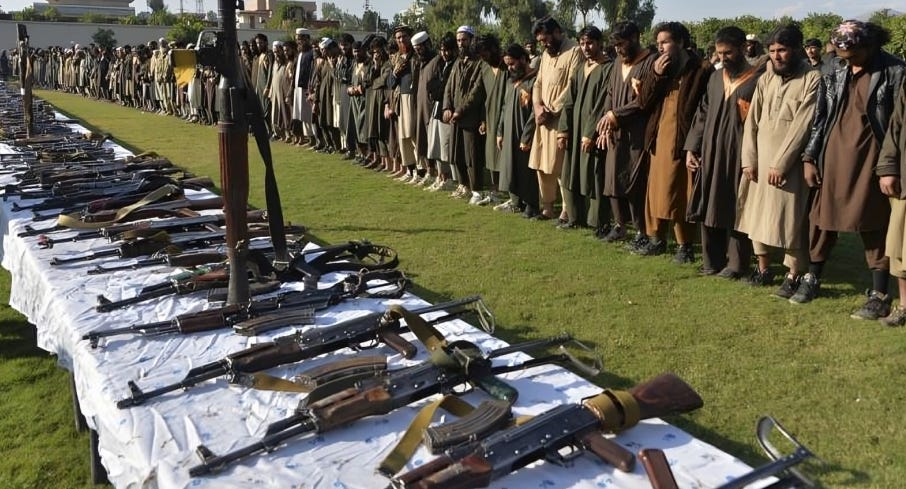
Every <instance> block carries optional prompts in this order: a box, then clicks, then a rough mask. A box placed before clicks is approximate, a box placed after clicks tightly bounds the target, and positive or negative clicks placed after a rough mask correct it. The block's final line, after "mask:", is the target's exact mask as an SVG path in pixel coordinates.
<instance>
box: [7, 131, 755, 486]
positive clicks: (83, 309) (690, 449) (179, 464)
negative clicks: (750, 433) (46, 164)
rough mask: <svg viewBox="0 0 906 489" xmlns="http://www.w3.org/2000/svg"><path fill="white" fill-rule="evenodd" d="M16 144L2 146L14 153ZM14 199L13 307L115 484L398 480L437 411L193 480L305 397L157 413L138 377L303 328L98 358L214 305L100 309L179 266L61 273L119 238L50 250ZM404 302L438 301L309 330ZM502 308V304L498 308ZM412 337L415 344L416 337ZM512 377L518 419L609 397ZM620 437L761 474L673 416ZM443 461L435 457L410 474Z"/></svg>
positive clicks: (349, 312) (10, 231)
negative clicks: (408, 440) (386, 470)
mask: <svg viewBox="0 0 906 489" xmlns="http://www.w3.org/2000/svg"><path fill="white" fill-rule="evenodd" d="M11 149H12V148H8V147H4V146H3V145H0V153H4V152H8V151H10V150H11ZM118 152H120V153H125V150H122V148H119V149H118ZM0 178H2V179H3V180H0V184H6V183H11V182H12V179H11V177H9V176H3V177H0ZM196 196H197V195H196ZM14 201H16V199H15V198H11V199H9V201H7V202H4V203H3V205H2V210H0V230H2V232H3V248H2V265H3V266H4V267H5V268H7V269H8V270H9V271H10V272H11V274H12V291H11V297H10V305H11V306H12V307H14V308H16V309H17V310H19V311H21V312H22V313H23V314H24V315H25V316H26V317H27V318H28V320H29V322H31V323H32V324H34V325H35V327H36V329H37V341H38V346H39V347H40V348H42V349H44V350H47V351H48V352H51V353H53V354H56V355H57V356H58V358H59V363H60V365H61V366H63V367H64V368H66V369H69V370H72V371H73V373H74V378H75V385H76V389H77V392H78V397H79V403H80V405H81V408H82V412H83V414H84V416H85V418H86V419H87V422H88V424H89V426H90V427H91V428H92V429H94V430H96V431H97V432H98V435H99V452H100V455H101V457H102V461H103V464H104V466H105V467H106V469H107V471H108V475H109V478H110V481H111V482H112V483H113V484H114V485H115V486H116V487H118V488H158V487H159V488H167V489H171V488H218V489H223V488H240V487H241V488H246V487H274V488H317V489H327V488H331V489H337V488H347V489H353V488H362V489H372V488H381V487H385V486H386V485H387V480H386V479H385V478H383V477H382V476H380V475H377V474H376V473H375V471H374V470H375V468H376V467H377V465H378V463H379V462H380V461H381V460H382V459H383V457H384V456H386V455H387V454H388V452H389V450H390V449H391V448H392V446H394V445H395V443H396V442H397V441H398V438H399V436H401V434H402V432H403V431H404V430H405V428H406V426H407V425H408V423H409V421H410V420H411V419H412V417H413V415H414V414H415V412H416V409H418V408H420V407H421V406H422V405H424V404H425V403H426V402H422V403H419V404H417V405H414V406H409V407H406V408H403V409H400V410H398V411H396V412H394V413H391V414H389V415H387V416H384V417H375V418H366V419H363V420H360V421H359V422H356V423H354V424H353V425H351V426H349V427H346V428H342V429H338V430H335V431H332V432H328V433H324V434H319V435H308V436H306V437H300V438H297V439H294V440H291V441H290V442H289V443H288V444H287V445H285V446H283V447H281V448H280V449H279V450H277V451H275V452H273V453H270V454H261V455H259V456H254V457H251V458H248V459H246V460H244V461H241V462H239V463H237V464H234V465H233V466H231V467H230V468H228V469H227V470H225V471H224V472H221V473H219V474H217V475H215V476H209V477H204V478H195V479H192V478H190V477H189V476H188V469H189V467H191V466H194V465H197V464H198V463H199V462H200V460H199V458H198V457H197V456H196V455H195V453H194V451H195V448H196V446H198V445H199V444H201V443H204V444H205V445H206V446H207V447H208V448H210V449H211V450H212V451H214V452H215V454H223V453H225V452H227V451H230V450H233V449H236V448H239V447H241V446H245V445H247V444H250V443H253V442H255V441H257V440H258V439H259V438H260V437H261V436H263V433H264V429H265V428H266V426H267V425H268V424H269V423H272V422H274V421H278V420H280V419H282V418H284V417H287V416H289V415H291V414H292V412H293V409H294V408H295V406H296V405H297V402H298V400H299V399H300V395H299V394H290V393H277V392H265V391H258V390H252V389H246V388H242V387H237V386H230V385H228V383H227V382H226V380H225V379H218V380H216V381H211V382H206V383H203V384H202V385H199V386H197V387H195V388H193V389H190V390H188V391H186V392H182V391H177V392H174V393H171V394H167V395H164V396H161V397H159V398H157V399H154V400H151V401H149V402H148V403H147V404H146V405H143V406H138V407H133V408H130V409H125V410H120V409H117V407H116V406H115V402H116V401H117V400H119V399H122V398H124V397H126V396H128V394H129V391H128V388H127V386H126V383H127V381H129V380H135V381H136V382H137V384H138V385H139V386H140V387H142V388H143V389H144V390H146V391H147V390H150V389H153V388H157V387H160V386H163V385H166V384H170V383H173V382H177V381H179V380H181V379H182V378H183V376H184V375H185V374H186V372H188V370H189V369H191V368H193V367H197V366H199V365H202V364H205V363H208V362H212V361H216V360H219V359H221V358H223V357H224V356H226V355H227V354H229V353H231V352H235V351H237V350H240V349H243V348H245V347H248V346H250V345H252V344H255V343H257V342H260V341H266V340H268V339H270V338H273V337H275V336H280V335H285V334H289V333H291V331H288V330H279V331H274V332H273V333H272V334H271V335H270V336H267V337H257V338H248V337H244V336H238V335H234V334H232V333H231V332H230V331H214V332H207V333H202V334H195V335H187V336H181V335H170V336H163V337H138V336H118V337H113V338H110V339H102V340H101V343H100V347H99V348H97V349H91V348H90V347H89V345H88V342H87V341H84V340H82V339H81V337H82V335H84V334H85V333H88V332H89V331H92V330H94V329H109V328H114V327H122V326H127V325H130V324H138V323H149V322H154V321H162V320H166V319H170V318H173V317H174V316H175V315H176V314H178V313H183V312H187V311H195V310H201V309H203V308H207V307H211V306H212V305H209V304H207V302H206V301H205V299H204V298H203V297H197V296H183V297H177V298H174V297H167V298H163V299H158V300H155V301H152V302H147V303H142V304H138V305H135V306H132V307H128V308H125V309H122V310H118V311H114V312H112V313H107V314H101V313H97V312H95V311H94V306H95V305H96V304H97V302H96V296H97V295H99V294H103V295H104V296H106V297H107V298H109V299H111V300H117V299H120V298H125V297H131V296H133V295H135V294H136V293H137V292H138V290H139V289H140V288H141V287H143V286H146V285H150V284H154V283H158V282H161V281H163V280H165V279H166V277H167V276H168V275H170V274H172V273H173V271H172V270H167V269H163V268H154V269H143V270H138V271H120V272H115V273H110V274H105V275H87V274H86V273H85V272H86V270H88V269H89V268H90V267H93V266H94V265H95V264H97V262H88V263H83V264H78V263H76V264H70V265H67V266H59V267H52V266H50V265H49V260H50V258H51V257H52V256H58V255H64V256H65V255H74V254H77V253H82V252H86V251H90V250H92V249H98V248H100V247H102V246H109V243H107V242H106V241H105V240H102V239H95V240H90V241H82V242H69V243H60V244H57V245H55V246H54V248H52V249H49V250H42V249H38V247H37V246H36V243H35V242H36V238H33V237H27V238H19V237H17V236H16V235H17V233H18V232H20V231H22V230H23V226H24V225H25V224H27V223H29V217H30V215H29V213H27V212H12V210H11V204H12V202H14ZM50 225H52V221H47V222H46V223H36V224H35V227H39V226H42V227H43V226H50ZM387 244H389V245H391V246H392V245H393V243H387ZM339 279H340V275H338V274H331V275H329V276H326V277H324V278H323V279H322V282H321V284H320V286H321V287H325V286H328V285H330V283H331V282H332V281H336V280H339ZM300 286H301V285H300ZM285 287H286V289H288V288H290V287H289V286H285ZM284 290H285V289H284ZM391 303H402V304H404V305H406V306H412V307H416V306H422V305H426V303H424V302H423V301H421V300H420V299H418V298H417V297H415V296H412V295H410V294H407V295H406V296H405V297H404V298H403V299H402V300H399V301H394V300H388V301H384V302H383V303H382V302H380V301H378V300H375V299H358V300H351V301H347V302H345V303H343V304H341V305H339V306H336V307H333V308H331V309H329V310H327V311H324V312H322V313H319V314H318V317H317V321H316V322H317V324H316V325H314V326H309V327H320V326H325V325H330V324H334V323H336V322H338V321H342V320H346V319H350V318H355V317H357V316H360V315H362V314H364V313H367V312H369V311H382V310H384V309H385V308H386V305H387V304H391ZM490 306H491V307H492V308H493V304H491V305H490ZM437 314H440V313H437ZM427 317H429V318H430V317H431V316H427ZM438 328H439V329H440V330H441V331H442V332H444V333H445V334H447V335H456V336H457V337H460V338H463V339H468V340H471V341H473V342H475V343H477V344H479V345H480V346H481V347H482V348H485V349H491V348H495V347H501V346H504V345H505V343H503V342H502V341H500V340H498V339H496V338H494V337H492V336H490V335H488V334H486V333H484V332H483V331H480V330H478V329H476V328H474V327H472V326H470V325H468V324H467V323H465V322H462V321H459V320H457V321H453V322H450V323H444V324H441V325H440V326H438ZM408 337H409V339H412V337H411V335H409V336H408ZM378 351H380V352H382V353H387V354H388V355H389V358H390V364H391V368H396V367H399V366H403V365H411V364H413V363H414V362H420V361H424V360H425V359H426V355H425V353H424V352H420V353H419V355H418V356H417V357H416V358H415V359H413V360H404V359H402V358H401V357H400V355H398V354H394V353H393V352H392V351H391V350H389V349H387V348H382V349H380V350H378ZM352 354H354V352H352V351H350V350H345V351H342V352H338V353H336V354H335V355H334V356H333V357H332V358H336V357H337V356H338V355H352ZM518 358H520V357H519V354H517V355H511V356H508V357H504V358H502V359H499V360H496V361H501V362H507V361H511V362H512V361H514V360H515V359H518ZM326 360H328V358H326V357H321V358H318V359H314V360H311V361H307V362H304V367H305V368H310V367H311V366H314V365H317V364H320V363H323V362H324V361H326ZM301 370H303V368H302V367H301V366H299V365H295V366H289V367H284V368H279V369H275V370H274V371H271V373H272V374H274V375H278V376H281V377H284V378H289V377H290V376H291V375H294V374H295V373H298V372H300V371H301ZM503 378H504V379H505V380H506V381H507V382H509V383H510V384H511V385H513V386H514V387H516V388H517V389H518V390H519V392H520V396H519V401H518V402H517V403H516V405H515V408H514V410H515V411H516V414H517V415H524V414H536V413H539V412H542V411H544V410H547V409H549V408H551V407H554V406H556V405H559V404H562V403H569V402H578V401H580V400H581V399H582V398H583V397H586V396H589V395H594V394H597V393H599V392H600V391H601V389H600V388H599V387H597V386H594V385H592V384H590V383H589V382H587V381H585V380H584V379H582V378H580V377H577V376H575V375H573V374H572V373H570V372H568V371H566V370H564V369H562V368H559V367H556V366H543V367H539V368H535V369H531V370H527V371H523V372H518V373H512V374H507V375H505V376H504V377H503ZM466 399H467V400H469V401H471V402H472V403H473V404H477V403H478V402H480V400H482V399H483V395H482V394H481V393H470V394H468V395H466ZM706 403H707V400H706ZM615 440H616V441H617V442H619V443H620V444H622V445H624V446H625V447H627V448H629V450H630V451H632V452H634V453H635V452H637V451H638V450H639V449H640V448H643V447H654V448H661V449H663V450H664V451H665V452H666V455H667V457H668V459H669V460H670V462H671V465H672V467H673V470H674V472H675V475H676V478H677V480H678V482H679V484H680V486H681V487H715V486H718V485H720V484H721V483H724V482H726V481H727V480H729V479H732V478H733V477H735V476H739V475H741V474H744V473H746V472H748V471H749V470H750V468H749V467H748V466H747V465H745V464H743V463H742V462H740V461H739V460H737V459H736V458H734V457H733V456H731V455H728V454H726V453H724V452H722V451H720V450H718V449H716V448H715V447H713V446H711V445H709V444H706V443H704V442H701V441H699V440H696V439H695V438H693V437H692V436H690V435H689V434H687V433H685V432H684V431H682V430H680V429H678V428H676V427H673V426H671V425H669V424H666V423H664V422H662V421H660V420H652V421H644V422H642V423H641V424H640V425H639V426H637V427H636V428H633V429H631V430H628V431H627V432H625V433H623V434H621V435H620V436H619V437H617V438H615ZM431 457H432V456H431V455H430V454H429V453H428V452H427V450H425V449H424V448H421V449H419V451H418V452H417V453H416V456H415V458H414V459H413V461H411V462H410V465H409V467H410V468H411V467H414V466H417V465H419V464H421V463H423V462H424V461H427V460H430V458H431ZM490 487H492V488H497V489H502V488H504V487H508V488H536V487H537V488H575V489H580V488H581V489H586V488H636V487H638V488H647V487H650V485H649V482H648V480H647V477H646V476H645V474H644V471H643V469H642V467H641V464H637V467H636V469H635V471H634V472H633V473H628V474H627V473H622V472H619V471H617V470H616V469H614V468H612V467H610V466H608V465H606V464H604V463H602V462H599V461H597V460H595V459H594V458H593V456H592V455H590V454H587V455H585V456H582V457H579V458H578V459H576V460H575V463H574V465H573V466H572V467H570V468H564V467H559V466H556V465H553V464H550V463H536V464H533V465H532V466H530V467H528V468H526V469H523V470H520V471H519V472H517V473H514V474H511V475H510V476H509V477H507V478H505V479H503V480H501V481H498V482H496V483H494V484H492V485H491V486H490Z"/></svg>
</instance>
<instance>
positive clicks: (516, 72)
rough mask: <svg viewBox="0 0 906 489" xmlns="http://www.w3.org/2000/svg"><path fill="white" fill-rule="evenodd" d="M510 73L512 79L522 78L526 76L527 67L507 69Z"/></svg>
mask: <svg viewBox="0 0 906 489" xmlns="http://www.w3.org/2000/svg"><path fill="white" fill-rule="evenodd" d="M507 71H508V72H509V74H510V80H513V81H516V80H521V79H522V77H524V76H525V67H522V68H516V69H512V68H510V69H509V70H507Z"/></svg>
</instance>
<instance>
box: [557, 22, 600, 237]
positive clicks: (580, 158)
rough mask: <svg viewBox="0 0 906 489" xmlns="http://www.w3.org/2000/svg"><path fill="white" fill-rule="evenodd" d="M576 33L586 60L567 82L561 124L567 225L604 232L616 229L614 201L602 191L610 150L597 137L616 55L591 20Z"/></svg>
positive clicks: (559, 141)
mask: <svg viewBox="0 0 906 489" xmlns="http://www.w3.org/2000/svg"><path fill="white" fill-rule="evenodd" d="M576 37H577V38H578V40H579V49H580V50H581V51H582V55H583V56H584V57H585V60H584V62H583V63H581V64H580V65H579V66H577V67H576V73H574V74H573V77H572V80H571V81H570V83H569V86H568V87H567V92H566V95H565V96H564V97H563V113H562V114H561V116H560V122H559V125H558V128H557V129H558V133H557V145H558V147H559V148H560V149H563V150H564V151H565V155H564V161H563V171H562V172H561V174H560V183H561V185H562V191H563V195H564V198H563V205H564V206H565V207H566V213H567V215H568V216H569V221H568V222H567V223H566V224H564V225H562V226H561V227H562V228H564V229H565V228H576V227H584V226H586V225H588V226H590V227H591V228H592V229H595V235H596V236H603V235H606V234H607V233H608V232H609V231H610V229H609V226H610V201H609V200H607V199H605V198H604V196H603V195H602V194H601V190H602V189H601V187H602V183H603V181H604V173H603V163H604V162H603V156H604V153H603V150H599V149H598V148H596V147H595V140H596V139H597V132H596V131H597V130H596V125H597V122H598V119H600V118H601V116H602V115H604V92H605V90H606V89H607V82H608V80H610V70H611V69H613V60H612V59H610V58H609V57H608V56H607V55H606V54H604V33H602V32H601V30H600V29H598V28H597V27H595V26H587V27H585V28H584V29H582V30H581V31H579V34H578V35H577V36H576Z"/></svg>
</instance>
